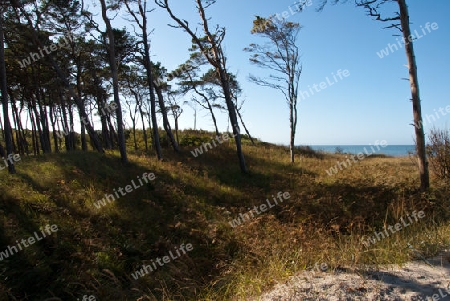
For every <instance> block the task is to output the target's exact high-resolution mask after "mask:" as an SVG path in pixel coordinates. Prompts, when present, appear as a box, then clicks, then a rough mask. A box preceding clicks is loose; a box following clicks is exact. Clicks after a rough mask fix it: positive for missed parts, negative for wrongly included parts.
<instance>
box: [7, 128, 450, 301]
mask: <svg viewBox="0 0 450 301" xmlns="http://www.w3.org/2000/svg"><path fill="white" fill-rule="evenodd" d="M205 139H206V140H207V139H210V138H209V136H208V135H207V136H206V138H205ZM206 140H205V141H206ZM192 149H194V147H193V146H191V147H184V150H183V151H182V153H181V154H174V153H172V151H171V150H169V149H165V151H164V153H165V160H164V161H163V162H158V161H156V160H155V158H154V156H153V154H152V155H148V154H143V153H131V154H130V156H129V157H130V164H129V165H128V166H123V165H122V164H121V163H120V160H119V154H118V153H116V152H109V153H107V154H104V155H101V154H97V153H94V152H88V153H83V152H72V153H61V154H52V155H42V156H38V157H33V156H30V157H26V156H25V157H22V161H21V162H20V163H19V164H18V165H17V170H18V173H17V174H16V175H9V174H7V173H6V172H5V171H3V172H0V191H1V193H0V198H1V202H0V210H1V213H2V214H1V215H0V218H1V219H2V220H1V222H2V227H1V230H0V252H1V251H4V250H5V249H7V247H8V246H13V245H16V244H17V243H16V240H19V241H20V239H22V238H23V239H26V238H28V237H30V236H32V235H33V233H34V232H36V231H40V229H42V228H44V227H45V226H46V225H48V224H49V225H52V224H55V225H57V226H58V231H57V232H56V233H53V234H52V235H49V236H48V237H46V238H44V239H43V240H41V241H38V242H36V243H34V244H32V245H30V246H29V247H27V248H24V249H23V250H21V251H19V252H17V253H16V254H13V255H10V256H9V257H8V258H3V260H1V261H0V271H1V278H0V279H1V280H0V300H46V299H47V298H48V300H77V298H78V299H80V300H82V297H83V296H84V295H94V296H95V297H96V298H97V300H140V301H144V300H246V299H247V298H250V297H251V296H255V295H258V294H260V293H261V292H262V291H264V290H267V289H269V288H270V287H271V285H273V284H274V283H275V282H276V281H281V280H283V279H286V278H287V277H288V276H290V275H292V274H293V273H295V272H296V271H300V270H304V269H310V268H312V267H313V266H314V264H315V263H326V264H327V266H328V267H329V268H330V269H334V268H336V267H341V266H347V267H348V266H350V267H351V266H354V265H357V264H358V265H359V264H382V263H403V262H406V261H408V260H411V259H414V258H416V256H417V255H416V253H414V252H412V251H411V250H410V249H409V248H408V243H409V244H410V245H411V246H413V247H414V248H415V249H417V250H418V251H420V253H421V254H422V255H424V256H431V255H433V254H435V253H436V252H437V251H438V250H440V249H442V248H443V247H445V246H448V245H449V244H450V243H449V242H450V235H449V234H450V226H449V222H448V221H449V217H450V200H449V197H450V187H449V186H448V183H447V184H446V183H441V182H439V181H437V180H436V179H433V181H432V183H433V187H432V190H431V192H430V193H429V194H427V195H424V194H420V193H419V192H418V191H417V190H416V188H417V187H418V186H419V183H418V173H417V170H416V168H415V165H414V163H413V161H412V160H411V159H409V158H389V157H368V158H366V159H364V160H362V161H361V162H359V163H357V164H354V165H353V166H351V167H349V168H347V169H344V170H341V171H339V172H338V173H337V174H335V175H333V176H329V175H328V174H327V173H326V171H325V170H327V169H329V168H330V167H331V166H333V165H335V164H336V162H337V161H342V160H345V155H331V154H326V155H323V154H315V153H314V152H307V151H301V152H300V151H299V154H298V155H297V157H296V160H297V162H296V163H295V164H293V165H292V164H290V163H289V161H288V159H289V155H288V150H287V149H286V148H284V147H280V146H274V145H270V144H267V143H258V144H257V145H256V146H251V145H250V144H245V145H244V153H245V156H246V160H247V164H248V167H249V168H250V170H251V173H250V174H249V175H242V174H240V172H239V167H238V164H237V158H236V153H235V151H234V145H233V143H232V142H229V143H224V144H222V145H220V146H218V147H215V148H214V149H212V150H210V151H208V152H207V153H205V154H203V155H200V156H199V157H197V158H194V157H193V156H192V154H191V153H190V150H192ZM145 172H147V173H149V172H151V173H154V174H155V176H156V179H155V180H154V181H149V183H146V184H144V185H143V186H142V187H139V188H136V189H134V190H133V191H131V192H130V193H127V194H126V195H125V196H122V197H120V198H118V199H117V200H115V201H113V202H111V203H110V204H107V205H106V206H104V207H102V208H99V209H98V208H96V207H95V206H94V202H97V201H98V200H100V199H102V198H103V197H104V195H105V194H112V193H113V191H114V189H116V191H117V189H118V188H120V187H125V186H126V185H128V184H130V183H131V180H132V179H136V178H137V177H138V176H142V175H143V174H144V173H145ZM279 191H281V192H289V194H290V198H289V199H287V200H285V201H283V202H282V203H279V204H278V205H276V206H274V207H273V208H269V209H267V210H266V212H264V213H261V214H258V215H255V216H254V217H253V218H251V219H250V220H247V221H245V222H244V223H242V225H241V226H238V227H235V228H233V227H231V226H230V223H229V222H230V221H231V220H232V219H235V218H236V217H238V216H239V214H240V213H242V214H244V213H247V212H248V211H249V208H253V207H254V206H260V205H261V204H263V203H265V202H266V199H268V198H269V199H272V195H276V194H277V193H278V192H279ZM272 203H273V202H272ZM414 210H416V211H420V210H423V211H424V213H425V217H424V218H423V219H421V220H420V221H419V222H415V223H412V224H411V225H410V226H408V227H406V228H404V229H402V230H401V231H398V232H396V233H395V234H392V235H390V236H389V237H387V238H385V239H382V240H380V241H378V242H377V243H376V244H374V245H371V246H369V247H366V246H365V245H364V244H363V243H362V241H363V239H364V241H366V240H367V237H369V236H372V235H373V233H374V231H378V232H380V231H381V230H383V227H387V226H389V225H395V224H396V223H398V221H399V220H400V218H401V217H406V216H407V214H408V213H411V212H412V211H414ZM181 244H185V245H186V244H192V246H193V250H192V251H190V252H188V253H186V254H184V255H182V256H181V257H179V258H177V259H173V260H171V261H170V262H169V263H165V264H164V265H163V266H158V268H157V269H156V270H155V271H153V272H150V273H149V274H147V275H145V276H143V277H140V278H139V279H138V280H135V279H134V278H133V277H132V276H131V274H132V273H134V272H135V271H136V270H139V269H140V268H141V267H142V265H143V264H150V262H151V261H152V260H154V261H156V258H158V257H159V258H162V257H163V256H166V255H168V254H169V252H170V251H173V250H176V249H177V248H178V247H179V246H180V245H181ZM52 297H53V299H50V298H52Z"/></svg>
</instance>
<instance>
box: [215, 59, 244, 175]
mask: <svg viewBox="0 0 450 301" xmlns="http://www.w3.org/2000/svg"><path fill="white" fill-rule="evenodd" d="M217 69H218V72H219V77H220V81H221V83H222V88H223V94H224V96H225V102H226V104H227V109H228V115H229V117H230V122H231V125H232V127H233V134H234V141H235V143H236V154H237V156H238V159H239V166H240V168H241V172H242V173H248V170H247V166H246V165H245V158H244V154H243V153H242V144H241V133H240V130H239V125H238V121H237V117H236V109H235V106H234V103H233V99H232V98H231V89H230V83H229V81H228V75H227V72H226V71H225V70H224V69H223V68H222V67H220V66H219V67H218V68H217Z"/></svg>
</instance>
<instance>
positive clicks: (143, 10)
mask: <svg viewBox="0 0 450 301" xmlns="http://www.w3.org/2000/svg"><path fill="white" fill-rule="evenodd" d="M132 3H134V4H137V8H136V9H133V8H132V6H131V4H132ZM125 5H126V7H127V10H128V12H129V13H130V15H131V16H132V17H133V19H134V21H135V22H136V24H137V25H138V27H139V29H140V33H139V34H138V33H136V35H137V36H138V37H139V38H140V39H141V42H142V43H141V44H142V49H141V55H142V60H141V61H142V64H143V66H144V68H145V72H146V78H147V85H148V90H149V95H150V104H149V105H150V119H151V125H152V126H151V128H153V135H152V137H153V139H152V140H153V145H154V147H155V151H156V156H157V158H158V160H162V159H163V155H162V149H161V143H160V140H159V131H158V120H157V118H156V96H155V87H154V82H155V79H154V78H153V63H152V61H151V59H150V43H149V41H148V28H147V12H148V11H147V1H145V0H143V1H141V0H138V1H131V0H125Z"/></svg>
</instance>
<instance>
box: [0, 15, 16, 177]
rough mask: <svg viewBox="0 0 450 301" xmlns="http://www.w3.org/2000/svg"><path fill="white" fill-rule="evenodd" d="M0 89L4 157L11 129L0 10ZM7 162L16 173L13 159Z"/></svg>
mask: <svg viewBox="0 0 450 301" xmlns="http://www.w3.org/2000/svg"><path fill="white" fill-rule="evenodd" d="M0 78H1V83H0V90H1V92H2V106H3V119H4V120H3V121H4V127H3V128H4V132H5V146H6V154H5V159H8V158H9V156H12V155H13V144H12V129H11V124H10V122H9V113H8V84H7V82H6V66H5V41H4V34H3V13H2V12H0ZM7 162H8V172H9V173H10V174H14V173H16V168H15V166H14V161H13V160H7Z"/></svg>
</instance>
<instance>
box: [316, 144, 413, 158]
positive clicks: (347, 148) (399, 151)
mask: <svg viewBox="0 0 450 301" xmlns="http://www.w3.org/2000/svg"><path fill="white" fill-rule="evenodd" d="M310 147H311V148H312V149H314V150H318V151H323V152H327V153H333V154H334V153H336V150H337V149H340V150H341V151H342V153H347V154H357V153H360V152H361V153H365V152H364V148H366V150H367V152H369V153H372V152H373V151H372V149H371V146H370V145H311V146H310ZM372 147H373V149H374V150H375V152H374V154H384V155H387V156H392V157H404V156H408V154H409V153H410V152H414V151H415V148H416V147H415V145H387V146H386V147H381V146H380V150H378V148H377V147H376V146H372Z"/></svg>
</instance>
